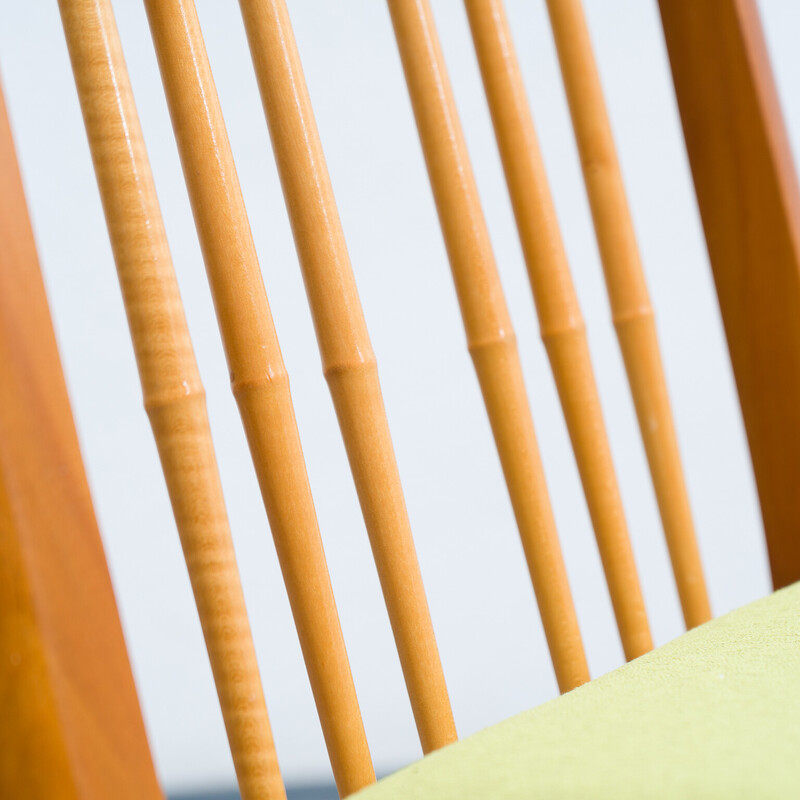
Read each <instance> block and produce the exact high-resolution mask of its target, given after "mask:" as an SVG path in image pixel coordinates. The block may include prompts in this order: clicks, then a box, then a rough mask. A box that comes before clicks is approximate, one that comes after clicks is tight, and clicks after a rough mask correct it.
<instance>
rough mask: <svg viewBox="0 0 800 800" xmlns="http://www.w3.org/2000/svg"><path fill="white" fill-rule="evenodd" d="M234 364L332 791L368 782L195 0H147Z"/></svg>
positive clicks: (284, 382) (285, 386)
mask: <svg viewBox="0 0 800 800" xmlns="http://www.w3.org/2000/svg"><path fill="white" fill-rule="evenodd" d="M145 7H146V9H147V14H148V17H149V20H150V28H151V31H152V34H153V42H154V44H155V48H156V53H157V55H158V61H159V65H160V67H161V75H162V79H163V82H164V88H165V91H166V95H167V102H168V104H169V108H170V114H171V116H172V124H173V128H174V130H175V137H176V139H177V142H178V150H179V151H180V155H181V162H182V164H183V171H184V177H185V179H186V185H187V187H188V189H189V197H190V199H191V202H192V210H193V212H194V217H195V224H196V226H197V231H198V235H199V237H200V244H201V247H202V250H203V257H204V259H205V263H206V271H207V273H208V279H209V283H210V285H211V291H212V294H213V296H214V304H215V306H216V311H217V319H218V322H219V326H220V330H221V332H222V340H223V344H224V346H225V352H226V354H227V358H228V366H229V369H230V373H231V386H232V388H233V393H234V395H235V396H236V400H237V402H238V404H239V410H240V412H241V416H242V421H243V423H244V428H245V432H246V434H247V439H248V443H249V445H250V453H251V455H252V458H253V463H254V465H255V468H256V473H257V475H258V481H259V484H260V486H261V493H262V496H263V498H264V505H265V507H266V509H267V514H268V516H269V522H270V527H271V528H272V534H273V537H274V540H275V546H276V549H277V552H278V558H279V560H280V564H281V569H282V571H283V577H284V581H285V583H286V589H287V592H288V594H289V601H290V603H291V606H292V612H293V614H294V618H295V626H296V628H297V632H298V636H299V638H300V644H301V647H302V649H303V655H304V657H305V661H306V667H307V669H308V674H309V678H310V680H311V688H312V690H313V692H314V699H315V700H316V704H317V711H318V713H319V718H320V722H321V724H322V730H323V734H324V735H325V741H326V744H327V746H328V753H329V755H330V759H331V765H332V767H333V772H334V777H335V779H336V785H337V787H338V789H339V792H340V793H341V794H342V795H347V794H350V793H352V792H354V791H356V790H357V789H360V788H362V787H363V786H365V785H367V784H369V783H372V782H373V781H374V780H375V773H374V770H373V768H372V761H371V758H370V754H369V750H368V748H367V739H366V735H365V733H364V726H363V723H362V721H361V712H360V710H359V707H358V700H357V699H356V693H355V687H354V686H353V679H352V676H351V673H350V664H349V662H348V660H347V653H346V651H345V646H344V639H343V638H342V631H341V627H340V625H339V617H338V614H337V611H336V604H335V602H334V598H333V590H332V588H331V582H330V577H329V575H328V568H327V564H326V562H325V554H324V551H323V548H322V540H321V538H320V533H319V528H318V525H317V517H316V512H315V510H314V503H313V500H312V497H311V488H310V486H309V482H308V476H307V474H306V468H305V461H304V459H303V451H302V447H301V445H300V437H299V434H298V431H297V424H296V422H295V416H294V408H293V406H292V400H291V395H290V392H289V379H288V375H287V373H286V368H285V367H284V364H283V358H282V356H281V351H280V347H279V345H278V339H277V335H276V333H275V327H274V325H273V322H272V315H271V313H270V309H269V304H268V302H267V295H266V292H265V290H264V283H263V280H262V277H261V269H260V267H259V263H258V257H257V255H256V250H255V245H254V243H253V237H252V234H251V231H250V224H249V222H248V219H247V212H246V210H245V206H244V199H243V197H242V193H241V189H240V187H239V180H238V177H237V174H236V167H235V165H234V162H233V155H232V153H231V149H230V144H229V142H228V136H227V132H226V130H225V123H224V120H223V118H222V110H221V108H220V105H219V99H218V98H217V93H216V88H215V86H214V80H213V77H212V74H211V68H210V66H209V63H208V56H207V55H206V50H205V44H204V42H203V37H202V33H201V30H200V24H199V21H198V19H197V12H196V9H195V7H194V4H193V3H192V0H147V2H146V3H145Z"/></svg>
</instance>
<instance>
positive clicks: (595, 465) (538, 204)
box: [465, 0, 653, 659]
mask: <svg viewBox="0 0 800 800" xmlns="http://www.w3.org/2000/svg"><path fill="white" fill-rule="evenodd" d="M465 6H466V9H467V15H468V17H469V23H470V29H471V31H472V38H473V40H474V42H475V50H476V53H477V55H478V64H479V65H480V70H481V76H482V77H483V84H484V87H485V89H486V97H487V99H488V101H489V109H490V111H491V115H492V121H493V123H494V129H495V134H496V136H497V143H498V146H499V149H500V157H501V159H502V162H503V169H504V171H505V175H506V182H507V183H508V189H509V193H510V195H511V203H512V206H513V208H514V215H515V217H516V220H517V228H518V230H519V235H520V241H521V242H522V249H523V253H524V256H525V263H526V265H527V267H528V276H529V278H530V283H531V287H532V289H533V296H534V300H535V302H536V310H537V312H538V316H539V328H540V331H541V335H542V340H543V341H544V344H545V347H546V349H547V355H548V357H549V359H550V366H551V368H552V370H553V377H554V378H555V382H556V387H557V388H558V394H559V398H560V400H561V407H562V409H563V410H564V417H565V419H566V422H567V429H568V430H569V434H570V439H571V441H572V448H573V450H574V452H575V460H576V462H577V464H578V470H579V472H580V475H581V480H582V482H583V489H584V493H585V495H586V501H587V504H588V506H589V514H590V516H591V518H592V523H593V525H594V530H595V535H596V536H597V544H598V548H599V550H600V557H601V559H602V562H603V568H604V569H605V574H606V580H607V582H608V588H609V593H610V595H611V602H612V604H613V607H614V612H615V614H616V618H617V625H618V627H619V632H620V637H621V639H622V646H623V649H624V651H625V657H626V658H627V659H632V658H636V657H637V656H640V655H642V654H643V653H646V652H647V651H648V650H651V649H652V647H653V642H652V639H651V638H650V628H649V626H648V623H647V614H646V612H645V607H644V599H643V597H642V591H641V588H640V586H639V577H638V575H637V572H636V564H635V562H634V559H633V550H632V548H631V543H630V538H629V536H628V528H627V524H626V522H625V512H624V510H623V507H622V498H621V497H620V493H619V487H618V485H617V479H616V474H615V471H614V463H613V461H612V459H611V449H610V447H609V444H608V437H607V435H606V430H605V423H604V422H603V413H602V409H601V408H600V397H599V396H598V393H597V386H596V384H595V380H594V373H593V371H592V363H591V359H590V356H589V345H588V342H587V339H586V329H585V326H584V323H583V318H582V316H581V311H580V308H579V306H578V298H577V297H576V295H575V289H574V287H573V284H572V276H571V274H570V270H569V264H568V263H567V256H566V253H565V251H564V244H563V241H562V239H561V233H560V231H559V227H558V220H557V218H556V213H555V208H554V207H553V201H552V198H551V196H550V189H549V186H548V184H547V176H546V173H545V169H544V164H543V162H542V156H541V153H540V152H539V143H538V141H537V138H536V131H535V130H534V127H533V119H532V118H531V114H530V110H529V108H528V102H527V99H526V96H525V87H524V85H523V83H522V74H521V72H520V69H519V64H518V63H517V57H516V54H515V52H514V43H513V41H512V38H511V31H510V30H509V27H508V22H507V20H506V15H505V9H504V8H503V3H502V0H465Z"/></svg>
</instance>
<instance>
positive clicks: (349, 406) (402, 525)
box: [240, 0, 456, 753]
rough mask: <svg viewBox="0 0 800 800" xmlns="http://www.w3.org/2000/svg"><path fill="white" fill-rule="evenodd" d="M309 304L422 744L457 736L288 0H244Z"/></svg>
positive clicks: (430, 747) (441, 743)
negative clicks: (289, 12) (287, 4)
mask: <svg viewBox="0 0 800 800" xmlns="http://www.w3.org/2000/svg"><path fill="white" fill-rule="evenodd" d="M240 5H241V9H242V16H243V17H244V22H245V27H246V30H247V37H248V40H249V42H250V52H251V54H252V56H253V64H254V66H255V71H256V76H257V77H258V85H259V88H260V90H261V98H262V101H263V104H264V111H265V114H266V117H267V122H268V123H269V130H270V137H271V139H272V146H273V150H274V152H275V158H276V161H277V164H278V171H279V173H280V176H281V183H282V186H283V191H284V196H285V198H286V207H287V209H288V212H289V219H290V220H291V223H292V230H293V232H294V239H295V245H296V247H297V253H298V256H299V258H300V265H301V268H302V270H303V278H304V280H305V285H306V290H307V293H308V299H309V304H310V306H311V312H312V315H313V318H314V324H315V327H316V332H317V341H318V343H319V349H320V354H321V356H322V366H323V370H324V372H325V377H326V378H327V381H328V385H329V387H330V391H331V396H332V397H333V402H334V406H335V408H336V413H337V415H338V418H339V425H340V427H341V431H342V438H343V439H344V443H345V446H346V448H347V454H348V457H349V459H350V467H351V470H352V473H353V479H354V481H355V485H356V489H357V491H358V497H359V500H360V502H361V509H362V512H363V514H364V521H365V522H366V526H367V532H368V534H369V538H370V543H371V545H372V551H373V554H374V557H375V564H376V566H377V568H378V575H379V577H380V580H381V586H382V587H383V593H384V598H385V600H386V607H387V609H388V612H389V619H390V621H391V624H392V630H393V631H394V636H395V641H396V643H397V650H398V653H399V655H400V661H401V664H402V666H403V673H404V675H405V679H406V686H407V688H408V694H409V698H410V700H411V706H412V709H413V711H414V719H415V720H416V723H417V730H418V732H419V736H420V741H421V743H422V749H423V752H425V753H428V752H430V751H431V750H435V749H437V748H439V747H443V746H444V745H446V744H450V743H451V742H454V741H455V740H456V728H455V723H454V721H453V712H452V710H451V708H450V700H449V698H448V695H447V686H446V685H445V680H444V673H443V671H442V665H441V661H440V659H439V651H438V648H437V646H436V639H435V637H434V633H433V625H432V623H431V618H430V613H429V611H428V603H427V600H426V598H425V590H424V588H423V585H422V575H421V573H420V569H419V564H418V562H417V554H416V550H415V548H414V540H413V538H412V534H411V525H410V523H409V520H408V512H407V511H406V504H405V499H404V497H403V489H402V486H401V484H400V473H399V472H398V469H397V462H396V460H395V455H394V448H393V446H392V439H391V435H390V433H389V423H388V420H387V418H386V411H385V409H384V405H383V397H382V395H381V388H380V382H379V380H378V369H377V364H376V361H375V355H374V353H373V351H372V345H371V344H370V340H369V335H368V333H367V326H366V322H365V320H364V314H363V312H362V310H361V302H360V300H359V297H358V291H357V289H356V284H355V279H354V277H353V271H352V268H351V266H350V257H349V256H348V253H347V245H346V244H345V239H344V232H343V230H342V225H341V222H340V220H339V212H338V210H337V208H336V201H335V199H334V196H333V187H332V186H331V181H330V176H329V174H328V170H327V167H326V164H325V155H324V153H323V151H322V144H321V142H320V138H319V133H318V131H317V126H316V121H315V120H314V112H313V110H312V107H311V99H310V98H309V95H308V89H307V87H306V83H305V77H304V75H303V67H302V64H301V62H300V56H299V53H298V51H297V45H296V43H295V39H294V33H293V31H292V26H291V21H290V19H289V14H288V11H287V8H286V3H285V2H284V0H240Z"/></svg>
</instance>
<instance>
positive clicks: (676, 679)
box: [356, 584, 800, 800]
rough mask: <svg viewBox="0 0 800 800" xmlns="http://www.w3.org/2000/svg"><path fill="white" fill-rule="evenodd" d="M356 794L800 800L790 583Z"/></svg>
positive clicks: (797, 591)
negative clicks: (791, 799)
mask: <svg viewBox="0 0 800 800" xmlns="http://www.w3.org/2000/svg"><path fill="white" fill-rule="evenodd" d="M356 796H357V797H358V799H359V800H390V798H391V800H395V799H396V800H400V799H401V798H402V800H415V799H416V798H420V800H421V799H422V798H425V800H445V798H454V800H455V798H458V800H470V799H471V798H476V799H477V798H492V799H493V800H517V799H519V800H531V798H548V800H555V799H556V798H559V799H566V798H576V800H577V798H581V800H587V798H609V800H611V798H613V800H623V798H636V800H642V799H643V798H670V800H674V798H682V797H686V798H689V797H691V798H726V800H730V798H747V800H752V798H790V797H791V798H796V797H800V584H795V585H793V586H790V587H788V588H786V589H782V590H781V591H779V592H776V593H775V594H773V595H771V596H769V597H766V598H764V599H763V600H759V601H757V602H755V603H752V604H751V605H748V606H745V607H744V608H741V609H739V610H738V611H734V612H733V613H731V614H728V615H727V616H724V617H720V618H719V619H716V620H713V621H712V622H709V623H707V624H705V625H703V626H701V627H699V628H696V629H695V630H693V631H690V632H689V633H686V634H684V635H683V636H681V637H679V638H678V639H676V640H674V641H672V642H670V643H669V644H667V645H665V646H663V647H660V648H658V649H657V650H654V651H653V652H652V653H648V654H647V655H645V656H642V657H641V658H638V659H636V660H635V661H633V662H631V663H630V664H626V665H625V666H623V667H621V668H620V669H617V670H615V671H614V672H611V673H609V674H608V675H604V676H603V677H601V678H598V679H597V680H594V681H592V682H591V683H589V684H586V685H585V686H582V687H580V688H579V689H575V690H574V691H572V692H570V693H569V694H566V695H563V696H562V697H559V698H557V699H555V700H552V701H551V702H549V703H545V704H544V705H542V706H539V707H538V708H534V709H532V710H531V711H526V712H525V713H523V714H519V715H518V716H515V717H512V718H511V719H508V720H506V721H505V722H501V723H500V724H498V725H494V726H493V727H491V728H487V729H486V730H484V731H481V732H480V733H477V734H475V735H473V736H470V737H469V738H467V739H464V740H462V741H460V742H458V743H456V744H453V745H450V746H449V747H446V748H444V749H443V750H440V751H438V752H436V753H432V754H431V755H429V756H427V757H426V758H424V759H422V760H421V761H419V762H417V763H416V764H413V765H411V766H410V767H407V768H405V769H402V770H400V771H399V772H397V773H395V774H394V775H390V776H389V777H387V778H384V779H383V780H381V781H379V782H378V784H376V785H375V786H372V787H370V788H368V789H365V790H363V791H362V792H360V793H359V794H358V795H356Z"/></svg>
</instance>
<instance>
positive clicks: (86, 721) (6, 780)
mask: <svg viewBox="0 0 800 800" xmlns="http://www.w3.org/2000/svg"><path fill="white" fill-rule="evenodd" d="M0 187H2V190H1V191H0V797H2V798H4V799H5V798H8V800H12V798H14V799H15V798H25V800H99V799H100V798H107V797H114V798H118V800H161V798H162V797H163V795H162V794H161V790H160V789H159V787H158V782H157V780H156V776H155V772H154V770H153V762H152V759H151V756H150V750H149V748H148V745H147V737H146V735H145V730H144V725H143V723H142V716H141V711H140V710H139V701H138V698H137V696H136V688H135V686H134V683H133V676H132V675H131V668H130V664H129V662H128V654H127V651H126V648H125V640H124V639H123V635H122V628H121V626H120V621H119V616H118V614H117V607H116V603H115V601H114V592H113V589H112V586H111V580H110V578H109V574H108V568H107V566H106V560H105V555H104V553H103V545H102V542H101V540H100V534H99V532H98V530H97V522H96V520H95V515H94V509H93V507H92V499H91V496H90V494H89V487H88V484H87V482H86V474H85V472H84V468H83V462H82V460H81V454H80V449H79V446H78V438H77V436H76V433H75V426H74V423H73V420H72V412H71V409H70V405H69V398H68V396H67V389H66V386H65V384H64V376H63V374H62V371H61V362H60V359H59V356H58V349H57V346H56V340H55V336H54V333H53V326H52V323H51V321H50V312H49V309H48V304H47V297H46V294H45V289H44V284H43V283H42V277H41V274H40V272H39V262H38V258H37V256H36V246H35V244H34V240H33V232H32V230H31V224H30V220H29V218H28V210H27V207H26V204H25V196H24V193H23V189H22V181H21V179H20V174H19V170H18V167H17V161H16V155H15V152H14V144H13V141H12V137H11V130H10V127H9V123H8V118H7V116H6V109H5V104H4V101H3V97H2V92H0ZM62 266H63V265H62ZM55 268H58V267H55Z"/></svg>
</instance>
